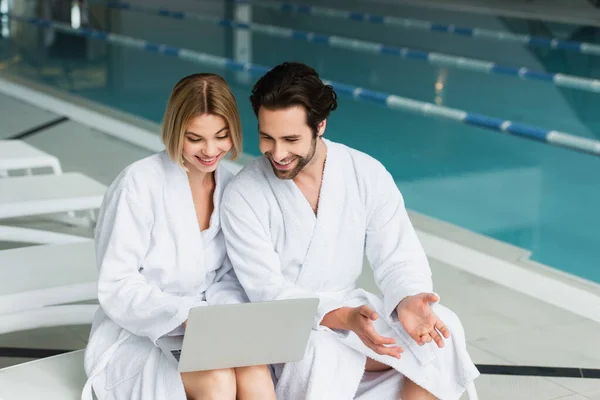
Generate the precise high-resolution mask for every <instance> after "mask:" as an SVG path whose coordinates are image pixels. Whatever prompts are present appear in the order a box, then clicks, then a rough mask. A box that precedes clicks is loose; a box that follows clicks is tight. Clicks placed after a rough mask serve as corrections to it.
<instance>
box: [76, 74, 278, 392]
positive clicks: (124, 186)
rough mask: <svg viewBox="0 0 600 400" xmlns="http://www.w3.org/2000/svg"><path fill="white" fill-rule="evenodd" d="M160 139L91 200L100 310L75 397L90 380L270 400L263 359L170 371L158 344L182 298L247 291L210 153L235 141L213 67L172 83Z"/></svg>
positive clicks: (175, 329)
mask: <svg viewBox="0 0 600 400" xmlns="http://www.w3.org/2000/svg"><path fill="white" fill-rule="evenodd" d="M162 139H163V142H164V144H165V146H166V151H163V152H160V153H158V154H154V155H152V156H150V157H147V158H145V159H143V160H140V161H137V162H135V163H133V164H131V165H130V166H128V167H127V168H125V169H124V170H123V171H122V172H121V174H120V175H119V176H118V177H117V178H116V179H115V181H114V182H113V183H112V185H111V186H110V188H109V189H108V191H107V193H106V196H105V199H104V203H103V205H102V208H101V210H100V214H99V219H98V225H97V229H96V237H95V243H96V259H97V264H98V267H99V271H100V274H99V282H98V299H99V302H100V309H99V311H98V313H97V315H96V317H95V319H94V321H93V324H92V331H91V334H90V339H89V343H88V346H87V348H86V352H85V371H86V374H87V376H88V382H87V384H86V387H85V388H84V391H83V398H91V393H92V389H93V392H94V393H95V394H96V396H97V398H98V399H99V400H104V399H126V400H132V399H143V400H151V399H157V400H159V399H160V400H164V399H186V398H188V399H219V400H226V399H231V400H233V399H236V398H238V399H260V400H264V399H275V392H274V388H273V382H272V380H271V375H270V371H269V369H268V367H267V366H264V365H263V366H256V367H245V368H235V369H221V370H214V371H203V372H191V373H183V374H180V373H179V372H178V371H177V366H176V365H175V363H174V362H173V361H171V360H169V359H168V358H167V357H166V356H165V355H164V354H163V353H162V351H161V350H160V348H159V347H157V340H158V339H159V338H160V337H162V336H164V335H169V334H177V333H182V332H183V330H184V329H185V322H186V320H187V316H188V312H189V310H190V309H191V308H192V307H197V306H204V305H213V304H224V303H242V302H246V301H247V298H246V295H245V294H244V291H243V289H242V288H241V286H240V285H239V283H238V281H237V278H236V276H235V274H234V272H233V270H232V269H231V264H230V262H229V259H228V258H227V255H226V252H225V243H224V240H223V234H222V232H221V226H220V220H219V206H220V203H221V194H222V193H223V189H224V188H225V186H226V185H227V183H228V182H229V180H230V178H231V177H232V176H231V173H230V172H228V171H227V170H225V169H224V168H223V167H222V166H220V165H219V162H220V161H221V159H223V157H225V156H226V155H227V154H230V156H231V158H235V157H236V156H237V155H238V154H239V152H240V150H241V143H242V137H241V124H240V119H239V115H238V110H237V103H236V101H235V98H234V96H233V94H232V93H231V91H230V90H229V87H228V86H227V84H226V83H225V81H224V80H223V79H222V78H221V77H219V76H217V75H213V74H195V75H190V76H188V77H185V78H183V79H182V80H181V81H179V82H178V83H177V84H176V85H175V88H174V89H173V92H172V93H171V96H170V98H169V102H168V105H167V109H166V112H165V116H164V120H163V128H162ZM226 345H227V344H226V343H215V346H226ZM198 357H202V354H198Z"/></svg>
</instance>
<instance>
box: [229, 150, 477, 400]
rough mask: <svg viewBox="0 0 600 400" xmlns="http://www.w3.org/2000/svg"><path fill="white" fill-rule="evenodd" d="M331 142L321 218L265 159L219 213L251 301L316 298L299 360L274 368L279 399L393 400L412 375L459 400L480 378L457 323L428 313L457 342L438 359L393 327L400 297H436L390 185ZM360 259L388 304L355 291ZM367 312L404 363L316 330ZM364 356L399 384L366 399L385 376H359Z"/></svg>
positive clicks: (379, 171) (367, 160)
mask: <svg viewBox="0 0 600 400" xmlns="http://www.w3.org/2000/svg"><path fill="white" fill-rule="evenodd" d="M325 143H326V146H327V159H326V162H325V170H324V173H323V181H322V187H321V194H320V198H319V203H318V212H317V215H316V216H315V213H314V212H313V210H312V208H311V206H310V204H309V203H308V201H307V200H306V198H305V197H304V195H303V194H302V192H301V191H300V189H299V188H298V187H297V186H296V184H295V183H294V182H293V181H291V180H281V179H278V178H277V177H276V176H275V174H274V173H273V170H272V167H271V165H270V163H269V161H268V160H267V159H266V158H264V157H263V158H260V159H257V160H255V161H253V162H252V163H250V164H249V165H247V166H246V167H245V168H244V169H243V170H242V171H241V172H240V173H239V174H238V175H237V176H236V177H235V178H234V179H233V180H232V182H231V183H230V185H229V186H228V187H227V189H226V191H225V194H224V197H223V205H222V207H221V218H222V224H223V232H224V234H225V240H226V242H227V252H228V256H229V258H230V259H231V262H232V264H233V268H234V270H235V272H236V275H237V277H238V279H239V280H240V282H241V284H242V286H243V287H244V289H245V290H246V293H247V294H248V297H249V298H250V300H251V301H266V300H277V299H286V298H298V297H315V296H317V297H319V299H320V304H319V307H318V312H317V316H316V319H315V320H314V326H313V333H312V335H311V338H310V340H309V343H308V348H307V350H306V354H305V357H304V359H303V360H301V361H299V362H293V363H287V364H286V365H285V366H284V367H283V366H280V365H279V366H275V370H276V376H277V377H278V379H279V381H278V384H277V395H278V397H277V398H278V399H280V400H296V399H297V400H300V399H302V400H304V399H328V400H336V399H340V400H348V399H352V398H354V397H355V396H356V397H357V398H360V399H367V398H372V399H382V398H385V399H388V398H390V399H392V398H397V397H394V396H397V393H398V391H399V390H400V385H401V382H402V379H401V376H402V375H405V376H407V377H409V378H410V379H411V380H412V381H414V382H416V383H417V384H419V385H421V386H423V387H425V388H426V389H428V390H429V391H430V392H431V393H433V394H434V395H436V396H437V397H439V398H441V399H458V398H459V397H460V396H461V394H462V393H463V392H464V391H465V388H466V387H467V386H468V385H469V384H472V381H473V380H474V379H475V378H476V377H477V376H478V371H477V369H476V368H475V366H474V364H473V363H472V361H471V359H470V357H469V355H468V354H467V352H466V343H465V338H464V332H463V330H462V326H461V324H460V321H459V320H458V318H457V317H456V315H454V314H453V313H452V312H451V311H450V310H448V309H446V308H444V307H443V306H441V305H439V304H436V305H433V307H434V310H435V311H436V313H437V315H438V316H439V317H440V318H441V319H442V320H443V321H444V323H445V324H447V325H448V327H449V329H450V331H451V334H452V337H451V339H449V340H446V346H445V347H444V348H442V349H439V348H437V346H436V345H435V343H433V342H432V343H430V344H427V345H424V346H419V345H418V344H417V343H416V342H415V341H414V340H413V339H411V338H410V337H409V335H408V334H407V333H406V331H404V329H403V328H402V327H401V324H400V323H399V322H398V320H397V316H396V313H395V308H396V306H397V305H398V303H399V302H400V301H401V300H402V299H403V298H405V297H406V296H410V295H415V294H418V293H421V292H432V290H433V285H432V281H431V271H430V268H429V264H428V261H427V257H426V255H425V253H424V251H423V249H422V247H421V245H420V243H419V240H418V238H417V236H416V233H415V231H414V229H413V227H412V225H411V223H410V220H409V218H408V215H407V213H406V210H405V207H404V202H403V199H402V196H401V194H400V192H399V190H398V188H397V186H396V184H395V183H394V180H393V178H392V177H391V175H390V174H389V173H388V172H387V170H386V169H385V168H384V167H383V165H382V164H381V163H379V162H378V161H376V160H375V159H373V158H372V157H369V156H368V155H366V154H364V153H361V152H359V151H357V150H353V149H350V148H348V147H346V146H344V145H341V144H338V143H334V142H331V141H329V140H325ZM365 251H366V255H367V257H368V260H369V262H370V264H371V266H372V268H373V270H374V275H375V281H376V283H377V285H378V287H379V288H380V290H381V292H382V293H383V297H380V296H376V295H374V294H372V293H368V292H366V291H364V290H362V289H357V288H356V280H357V278H358V277H359V275H360V274H361V270H362V265H363V255H364V252H365ZM361 304H369V305H370V306H371V307H372V308H374V309H375V310H376V311H377V312H378V313H379V315H380V318H379V320H378V321H376V323H375V327H376V330H377V331H378V332H379V334H381V335H383V336H391V337H394V338H395V339H396V340H397V344H398V345H400V346H401V347H403V348H404V350H405V351H404V353H403V355H402V358H401V359H399V360H398V359H395V358H393V357H389V356H380V355H378V354H375V353H374V352H373V351H372V350H370V349H369V348H367V347H366V346H365V345H364V344H363V343H362V342H361V341H360V339H359V338H358V336H356V334H354V333H353V332H347V331H341V332H340V331H335V332H334V331H332V330H330V329H328V328H326V327H323V326H321V325H320V322H321V320H322V318H323V317H324V315H325V314H327V313H328V312H330V311H333V310H335V309H337V308H340V307H342V306H352V307H356V306H359V305H361ZM366 356H368V357H371V358H373V359H376V360H378V361H380V362H383V363H385V364H388V365H390V366H392V367H393V368H394V369H395V370H396V371H399V372H400V373H401V374H402V375H401V374H397V373H396V374H394V373H387V374H386V376H387V377H389V378H390V379H386V380H385V382H381V384H378V385H375V387H372V388H371V387H370V386H372V385H370V383H373V379H374V380H375V382H377V380H378V379H381V377H380V376H379V377H378V376H372V375H373V374H366V375H364V376H363V374H364V365H365V361H366ZM361 379H362V383H361ZM359 384H360V387H359Z"/></svg>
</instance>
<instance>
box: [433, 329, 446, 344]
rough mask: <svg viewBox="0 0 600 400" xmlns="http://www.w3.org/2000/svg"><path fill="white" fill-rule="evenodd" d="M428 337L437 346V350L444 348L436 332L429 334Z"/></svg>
mask: <svg viewBox="0 0 600 400" xmlns="http://www.w3.org/2000/svg"><path fill="white" fill-rule="evenodd" d="M429 336H431V338H432V339H433V341H434V342H435V343H436V344H437V345H438V347H439V348H442V347H444V339H442V337H441V336H440V334H439V333H438V331H436V330H435V329H434V330H433V331H431V332H430V333H429Z"/></svg>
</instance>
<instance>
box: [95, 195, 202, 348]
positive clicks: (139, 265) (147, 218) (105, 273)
mask: <svg viewBox="0 0 600 400" xmlns="http://www.w3.org/2000/svg"><path fill="white" fill-rule="evenodd" d="M152 220H153V217H152V210H151V208H150V205H149V204H147V203H146V202H144V201H142V200H138V196H135V195H134V194H133V193H132V192H131V191H130V189H128V188H121V189H118V190H116V191H114V192H111V193H109V194H108V195H107V198H106V199H105V204H104V205H103V209H102V212H101V213H100V216H99V219H98V221H99V223H98V226H97V229H96V259H97V263H98V266H99V269H100V272H99V279H98V300H99V302H100V306H101V307H102V309H103V310H104V312H105V313H106V315H107V316H108V317H109V318H111V319H112V320H113V321H114V322H115V323H117V324H118V325H120V326H122V327H123V328H125V329H127V330H128V331H130V332H132V333H133V334H135V335H138V336H146V337H148V338H150V340H152V342H154V343H155V344H156V341H157V340H158V338H160V337H161V336H163V335H165V334H167V333H169V332H171V331H173V330H174V329H175V328H177V327H178V326H180V325H181V324H182V323H183V322H184V321H185V320H186V319H187V318H188V313H189V310H190V309H191V308H193V307H196V306H201V305H206V302H205V301H203V299H202V298H201V297H200V296H198V297H196V296H177V295H175V294H170V293H167V292H164V291H162V290H161V289H160V288H159V287H157V286H155V285H153V284H150V283H148V282H147V281H146V279H145V278H144V276H143V275H142V274H141V273H140V271H141V269H143V268H144V258H145V255H146V252H147V251H148V248H149V245H150V232H151V226H152Z"/></svg>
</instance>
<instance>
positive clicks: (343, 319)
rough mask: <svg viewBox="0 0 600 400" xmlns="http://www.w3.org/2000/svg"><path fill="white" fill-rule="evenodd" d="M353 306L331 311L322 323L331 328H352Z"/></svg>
mask: <svg viewBox="0 0 600 400" xmlns="http://www.w3.org/2000/svg"><path fill="white" fill-rule="evenodd" d="M351 312H352V308H351V307H341V308H338V309H336V310H333V311H330V312H328V313H327V314H325V316H324V317H323V320H322V321H321V325H323V326H326V327H328V328H330V329H338V330H339V329H341V330H350V315H351Z"/></svg>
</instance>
